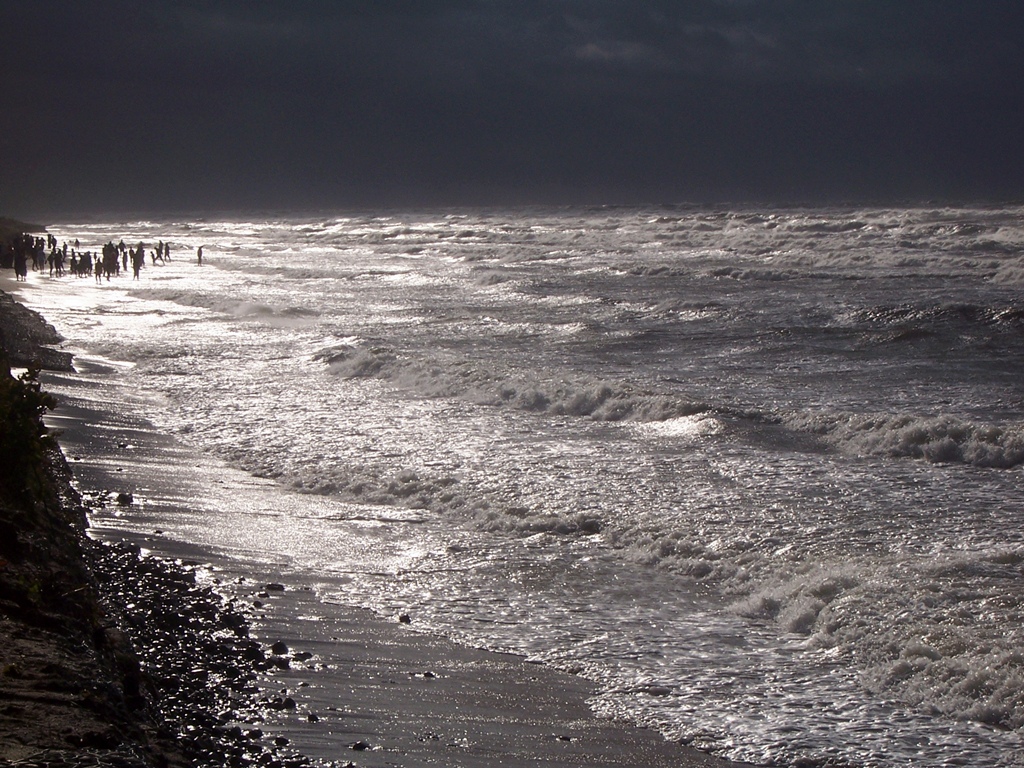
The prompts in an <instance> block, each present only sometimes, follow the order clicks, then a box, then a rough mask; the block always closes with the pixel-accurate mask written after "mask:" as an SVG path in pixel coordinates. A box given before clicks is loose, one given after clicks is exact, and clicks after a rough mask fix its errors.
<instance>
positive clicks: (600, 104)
mask: <svg viewBox="0 0 1024 768" xmlns="http://www.w3.org/2000/svg"><path fill="white" fill-rule="evenodd" d="M0 29H2V30H3V34H2V36H0V56H2V61H3V65H2V70H0V86H2V89H3V91H2V92H3V98H4V103H3V109H2V111H0V159H2V174H3V176H2V180H0V213H6V214H8V215H30V214H40V213H66V212H85V211H108V212H114V211H118V212H120V211H133V212H134V211H137V212H144V211H166V210H181V211H195V210H203V209H220V210H224V209H241V208H246V207H260V208H266V209H274V208H287V209H299V208H309V207H315V208H331V207H346V206H379V205H386V206H407V205H418V204H428V205H463V204H522V203H533V202H536V203H629V202H643V203H658V202H683V201H693V202H725V201H732V202H744V201H746V202H794V201H796V202H814V201H846V200H848V201H879V202H882V201H889V200H896V199H902V200H906V199H910V200H925V199H930V200H977V199H1007V198H1013V199H1020V198H1022V197H1024V3H1022V2H1020V0H958V1H954V0H859V1H855V0H676V1H675V2H669V1H668V0H622V1H618V0H586V1H584V0H550V1H548V2H539V1H535V0H516V1H515V2H504V1H502V0H447V1H444V2H429V1H428V0H394V1H391V2H389V1H388V0H381V1H376V2H375V1H373V0H366V2H329V1H328V0H281V1H278V2H273V1H271V0H145V1H144V2H143V1H138V0H131V1H129V0H123V1H120V2H119V1H115V0H98V1H97V2H88V1H83V0H77V1H74V0H64V1H57V0H31V1H29V0H25V1H23V2H19V1H17V0H14V1H11V0H8V2H2V3H0Z"/></svg>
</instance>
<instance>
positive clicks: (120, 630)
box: [0, 293, 312, 768]
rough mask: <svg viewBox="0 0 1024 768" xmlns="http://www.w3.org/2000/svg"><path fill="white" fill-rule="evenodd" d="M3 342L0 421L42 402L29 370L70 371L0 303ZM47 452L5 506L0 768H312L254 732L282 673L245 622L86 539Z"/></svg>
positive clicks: (26, 320)
mask: <svg viewBox="0 0 1024 768" xmlns="http://www.w3.org/2000/svg"><path fill="white" fill-rule="evenodd" d="M0 327H2V328H3V329H4V333H3V335H2V338H0V342H2V350H0V358H2V365H0V368H2V370H0V376H3V377H5V378H4V385H5V390H4V392H5V400H4V402H5V405H10V403H11V402H14V403H15V405H17V403H18V402H20V401H19V400H18V398H19V397H23V396H24V397H28V398H29V400H31V399H32V398H37V399H38V398H42V399H43V401H45V397H46V396H45V394H43V393H41V392H39V390H38V385H37V384H34V380H33V374H32V371H31V369H32V367H33V366H39V367H46V368H50V369H56V370H69V369H70V368H71V360H70V356H69V355H66V354H65V353H61V352H56V351H54V350H50V349H48V348H47V347H46V346H45V345H48V344H54V343H57V342H58V341H59V337H58V335H57V334H56V332H55V331H54V329H53V328H52V327H51V326H49V325H48V324H47V323H46V322H45V321H44V320H43V319H42V318H41V317H39V316H38V315H37V314H35V313H34V312H31V311H30V310H28V309H25V308H24V307H21V306H20V305H19V304H17V303H16V302H15V301H14V300H13V299H12V298H11V297H10V296H9V295H7V294H4V293H0ZM12 366H14V367H28V368H29V369H30V371H29V373H28V374H25V375H23V376H21V377H18V378H15V377H14V376H12V374H11V373H10V367H12ZM32 402H33V403H34V401H32ZM38 410H40V411H41V410H42V409H41V408H39V409H38ZM4 416H5V419H6V420H7V421H8V422H9V423H10V422H11V421H12V420H11V419H10V418H9V417H8V414H4ZM8 432H10V429H7V430H6V431H5V433H4V438H5V439H8V438H11V435H9V434H8ZM38 437H39V438H40V439H39V445H38V447H39V448H40V450H39V452H38V457H37V461H35V463H36V464H38V465H39V466H35V467H32V468H31V470H32V472H35V473H36V474H35V475H34V477H37V478H41V480H39V481H38V482H33V483H31V484H30V485H31V486H32V487H31V488H20V487H12V486H11V484H10V483H7V484H6V485H5V487H4V489H3V494H2V498H0V692H2V696H0V766H25V767H28V766H40V767H42V766H126V767H128V766H130V767H131V768H163V767H164V766H168V767H169V766H186V765H188V766H207V765H208V766H246V765H259V766H272V767H274V768H277V767H279V766H304V765H311V764H312V763H311V761H309V760H308V759H306V758H304V757H303V756H301V755H298V754H295V753H293V752H291V751H289V750H287V749H286V746H287V745H286V744H281V743H269V744H268V743H264V742H265V741H266V740H265V739H264V738H263V734H262V733H261V732H260V730H259V728H258V727H255V724H257V723H259V722H260V721H261V720H262V718H263V715H262V714H261V713H262V712H264V711H267V710H272V709H273V708H274V707H275V706H276V705H277V704H278V702H275V701H268V700H265V697H264V698H263V699H261V696H260V691H259V689H258V687H257V686H256V677H257V675H258V674H259V673H260V672H261V671H265V670H267V669H269V668H271V667H272V666H273V665H274V664H275V663H280V661H281V659H280V658H279V657H275V656H274V655H273V653H272V649H269V648H268V649H264V648H262V647H261V646H260V644H259V643H258V642H256V641H255V640H253V639H251V638H250V636H249V623H248V620H247V618H246V615H245V613H244V612H243V611H242V610H240V609H238V608H236V606H235V604H234V603H233V602H230V601H226V600H225V599H223V598H222V597H221V596H220V595H218V594H217V593H216V592H215V591H214V590H213V589H211V588H210V587H207V586H201V585H200V584H198V583H197V580H196V576H195V572H194V571H193V569H192V568H190V567H189V566H188V565H178V564H173V563H168V562H165V561H162V560H159V559H157V558H154V557H145V556H143V555H142V554H140V552H139V551H137V550H135V549H133V548H131V547H129V546H127V545H124V544H120V545H113V544H103V543H99V542H96V541H93V540H92V539H90V538H89V537H88V536H87V535H86V529H87V525H88V523H87V517H86V513H87V507H86V504H85V503H84V502H83V499H82V497H81V496H80V495H79V494H78V492H77V491H76V489H75V488H74V486H73V484H72V480H71V472H70V470H69V468H68V465H67V463H66V462H65V460H64V456H63V454H62V453H61V451H60V449H59V448H58V447H57V445H56V443H55V442H53V441H52V440H47V439H46V436H45V434H42V430H40V435H38ZM19 445H20V444H19ZM4 448H5V451H4V455H5V459H4V461H5V462H8V465H9V466H10V462H9V461H8V460H9V459H10V458H11V456H12V454H11V453H10V446H7V445H5V446H4ZM18 450H19V452H20V453H24V452H25V451H24V450H23V449H22V448H19V449H18ZM15 479H16V480H17V477H16V478H15ZM12 488H13V489H12ZM92 503H97V502H95V501H93V502H92ZM284 705H285V706H286V704H284ZM239 723H249V724H253V727H244V728H243V727H242V726H241V725H239ZM279 741H280V740H279Z"/></svg>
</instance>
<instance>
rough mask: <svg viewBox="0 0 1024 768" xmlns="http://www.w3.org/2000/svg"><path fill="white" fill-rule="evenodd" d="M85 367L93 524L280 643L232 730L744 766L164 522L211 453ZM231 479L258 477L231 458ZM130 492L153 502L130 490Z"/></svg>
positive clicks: (516, 760)
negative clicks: (176, 532)
mask: <svg viewBox="0 0 1024 768" xmlns="http://www.w3.org/2000/svg"><path fill="white" fill-rule="evenodd" d="M5 287H10V286H8V285H6V284H5V285H0V288H5ZM78 367H79V369H80V372H79V373H75V372H46V373H44V375H43V383H44V386H45V387H46V388H47V389H49V390H51V391H53V392H55V393H56V394H57V395H58V399H59V401H60V405H59V407H58V408H57V410H56V411H55V412H53V413H52V414H50V415H49V416H48V418H47V423H48V424H49V425H50V426H51V427H53V428H56V429H59V430H60V431H61V436H60V443H61V447H62V449H63V451H64V453H65V455H66V456H67V457H68V458H69V463H70V465H71V467H72V469H73V471H74V474H75V478H76V484H77V487H78V488H79V490H80V491H81V492H82V494H83V496H84V498H85V500H86V503H87V505H91V506H92V508H93V514H92V516H91V517H92V521H93V522H92V529H91V534H90V535H91V536H92V537H94V538H97V539H99V540H104V541H109V542H119V541H123V542H129V543H131V544H132V545H135V546H138V547H142V548H144V550H146V551H150V552H153V553H154V554H155V555H157V556H159V557H162V558H165V559H167V560H170V561H178V562H187V563H191V564H193V565H198V567H197V568H196V572H197V573H199V574H200V581H202V582H203V583H205V584H208V585H210V586H213V587H214V588H215V589H216V590H217V591H218V592H219V593H221V594H222V595H224V596H225V597H226V598H227V599H229V600H231V601H232V603H231V605H232V606H235V607H237V608H238V609H239V610H240V611H241V612H242V613H243V614H244V615H245V617H246V618H247V620H248V622H249V627H248V629H249V631H250V633H251V635H250V637H251V638H253V639H255V640H256V641H257V642H258V643H259V645H260V647H261V648H262V649H263V652H264V653H265V656H263V657H262V659H261V660H260V662H259V664H258V666H259V667H261V668H262V671H261V672H260V673H259V675H258V681H257V687H258V691H257V692H255V693H253V694H251V695H250V696H249V699H253V698H254V697H255V699H254V700H255V702H256V706H252V705H251V704H252V702H251V701H250V702H249V704H245V703H244V702H243V701H242V699H241V698H238V699H237V708H235V709H230V708H229V709H228V711H226V712H221V713H217V718H216V722H217V723H218V728H219V729H220V730H222V731H226V732H234V733H235V734H238V733H242V734H244V738H247V739H252V740H257V741H259V742H260V743H263V744H267V745H268V746H270V745H272V749H273V751H274V754H276V755H277V756H278V757H277V758H275V759H277V760H285V761H287V759H288V757H289V755H290V756H291V758H293V759H294V760H295V761H296V763H297V764H298V763H300V762H302V761H307V764H308V763H309V762H312V763H316V764H323V765H349V764H352V765H358V766H409V767H413V766H440V765H444V766H466V767H467V768H468V767H471V766H472V767H474V768H475V767H476V766H493V765H501V766H510V767H512V768H517V767H519V766H521V767H522V768H527V767H528V766H529V767H533V766H573V765H576V766H602V765H607V766H611V765H615V766H637V767H638V768H639V767H640V766H643V767H644V768H658V767H659V766H664V767H665V768H668V767H669V766H676V767H683V766H706V767H709V768H710V766H719V767H720V768H726V767H727V766H730V765H735V764H733V763H728V762H726V761H722V760H719V759H716V758H713V757H710V756H707V755H705V754H703V753H700V752H697V751H695V750H692V749H690V748H687V747H686V746H683V745H680V744H675V743H671V742H668V741H666V740H665V739H663V738H662V737H661V736H660V735H659V734H657V733H655V732H653V731H650V730H646V729H643V728H637V727H634V726H631V725H629V724H624V723H614V722H610V721H607V720H602V719H599V718H597V717H595V716H594V715H593V713H592V712H591V710H590V709H589V707H588V706H587V699H588V697H589V696H590V695H592V693H593V691H594V688H593V686H592V684H591V683H589V682H588V681H586V680H583V679H581V678H578V677H574V676H571V675H568V674H563V673H561V672H558V671H556V670H553V669H549V668H545V667H543V666H538V665H534V664H529V663H527V662H526V661H525V660H524V659H522V658H520V657H517V656H511V655H505V654H497V653H491V652H486V651H481V650H477V649H472V648H467V647H464V646H461V645H458V644H455V643H453V642H450V641H448V640H447V639H445V638H440V637H436V636H431V635H428V634H424V633H421V632H418V631H417V629H416V626H415V618H414V617H413V618H412V619H411V620H410V621H409V622H408V623H404V622H402V621H399V620H398V617H381V616H377V615H374V614H372V613H370V612H367V611H365V610H362V609H359V608H355V607H352V606H346V605H337V604H328V603H325V602H323V601H321V600H320V599H319V597H318V596H317V595H316V593H315V592H314V591H313V589H311V588H310V586H309V585H307V584H304V583H302V582H301V580H297V577H295V576H294V574H289V572H288V571H287V569H286V568H284V569H282V567H281V566H279V565H274V564H262V563H258V562H252V561H250V562H242V561H239V560H237V559H235V558H231V557H226V556H225V555H224V553H218V552H209V551H202V550H200V549H198V548H196V547H195V546H193V545H192V544H191V543H190V542H189V541H188V539H187V537H184V536H178V537H175V536H172V535H168V533H167V532H165V531H163V530H159V529H158V528H156V527H155V526H156V525H157V521H159V520H160V519H163V520H168V519H176V518H179V517H180V518H183V519H184V518H189V517H190V516H191V517H195V516H196V505H195V499H196V498H197V495H200V496H201V495H202V494H203V493H204V488H203V487H202V484H203V483H204V482H208V479H209V474H208V473H206V474H197V473H196V471H195V468H196V457H195V456H194V455H193V454H192V453H191V452H190V451H189V450H188V449H187V448H186V447H185V446H182V445H181V444H179V443H177V442H176V441H175V440H174V439H172V438H170V437H168V436H166V435H163V434H160V432H159V431H158V430H156V429H154V428H153V426H152V425H150V424H149V423H147V422H146V421H145V420H144V419H141V418H135V417H132V416H130V415H129V414H126V413H124V412H120V411H115V410H113V409H110V408H107V407H105V406H103V405H101V404H98V403H97V402H96V401H95V400H94V399H93V397H92V394H93V392H92V390H93V389H94V387H95V384H94V382H95V379H96V377H98V376H99V377H102V376H103V375H105V374H104V371H103V370H102V366H99V367H96V366H94V367H92V368H91V369H90V368H89V363H88V361H78ZM218 482H223V483H226V484H227V485H228V486H230V484H231V483H232V482H237V483H251V482H253V480H252V478H248V477H247V476H244V475H242V474H241V473H235V472H233V471H231V470H229V469H227V468H224V472H223V475H222V479H221V480H219V481H218ZM221 492H225V489H223V488H222V489H221ZM226 492H228V493H230V487H228V488H226ZM129 493H130V494H132V499H136V498H140V499H141V498H145V499H146V503H145V504H140V503H136V502H135V501H128V500H127V497H122V501H121V503H119V502H118V501H117V496H118V494H129ZM204 580H205V581H204ZM203 664H204V662H203V660H202V659H201V658H198V657H197V658H196V659H195V665H196V666H195V669H196V674H199V673H200V672H203V674H207V672H205V671H203V670H205V667H204V666H203ZM236 674H237V673H236ZM243 698H244V697H243ZM229 700H230V701H231V702H235V699H230V697H229ZM282 756H283V757H282ZM0 764H3V761H2V759H0ZM271 764H273V762H272V761H271ZM282 764H283V763H282Z"/></svg>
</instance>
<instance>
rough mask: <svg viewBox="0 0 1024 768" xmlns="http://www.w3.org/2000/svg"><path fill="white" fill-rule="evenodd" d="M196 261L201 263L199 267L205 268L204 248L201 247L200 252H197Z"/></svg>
mask: <svg viewBox="0 0 1024 768" xmlns="http://www.w3.org/2000/svg"><path fill="white" fill-rule="evenodd" d="M196 260H197V261H198V262H199V266H200V267H201V266H203V246H201V245H200V246H199V250H197V251H196Z"/></svg>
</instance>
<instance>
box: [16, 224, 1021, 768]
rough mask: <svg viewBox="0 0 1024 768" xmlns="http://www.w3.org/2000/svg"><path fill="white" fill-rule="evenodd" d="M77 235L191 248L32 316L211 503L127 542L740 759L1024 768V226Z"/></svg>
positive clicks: (47, 286)
mask: <svg viewBox="0 0 1024 768" xmlns="http://www.w3.org/2000/svg"><path fill="white" fill-rule="evenodd" d="M50 231H51V232H52V233H53V234H55V235H56V236H57V238H58V240H59V241H61V242H63V241H70V242H73V241H74V240H75V239H76V238H77V239H79V241H80V248H81V249H82V250H92V251H99V250H100V249H101V247H102V245H103V243H105V242H107V241H108V240H112V241H114V242H115V243H116V242H118V241H120V240H121V239H124V241H125V242H126V243H127V244H129V245H131V246H134V245H135V244H137V243H139V242H143V243H145V244H146V247H147V251H149V250H152V249H153V248H154V247H155V245H156V243H157V242H158V241H164V242H169V243H170V246H171V260H170V261H169V262H168V263H166V264H160V263H156V264H153V263H151V262H150V260H148V259H147V264H146V267H145V268H144V269H143V270H142V274H141V279H139V280H138V281H135V280H132V278H131V276H130V273H128V274H125V275H122V276H120V277H115V278H113V279H111V280H109V281H108V280H103V281H101V282H100V283H97V282H96V281H95V280H93V279H92V278H91V277H90V278H73V277H70V276H69V277H63V278H60V279H50V278H48V277H46V276H43V275H37V276H35V277H34V281H33V282H32V283H31V287H27V288H26V289H25V292H24V294H23V297H22V298H23V300H24V301H25V302H26V303H27V304H28V305H29V306H31V307H33V308H35V309H37V310H39V311H41V312H42V314H43V315H44V316H45V317H46V318H47V319H48V320H50V321H51V322H52V323H53V324H54V325H55V326H56V327H57V329H58V330H59V331H60V332H61V333H62V334H63V335H64V336H65V337H66V339H67V342H66V345H65V348H66V349H69V350H71V351H73V352H75V353H76V355H77V358H78V360H79V365H80V368H81V369H82V370H83V373H82V376H83V377H85V378H87V379H88V381H89V387H90V388H89V392H91V393H92V394H91V395H90V396H92V397H95V399H96V401H97V402H106V403H107V404H108V405H110V406H112V407H114V408H115V409H118V410H123V411H124V412H131V413H137V414H141V415H144V416H145V417H146V418H147V419H149V420H150V421H152V422H153V423H154V424H155V425H156V426H157V427H158V428H159V429H160V430H161V431H162V432H164V433H166V434H168V435H171V436H173V437H174V438H175V439H176V440H178V441H180V444H181V445H182V446H183V449H182V450H183V451H184V452H185V453H186V454H187V455H188V456H189V457H190V459H189V460H190V461H193V462H194V463H195V464H196V466H197V467H203V468H204V471H207V472H208V473H209V478H210V488H211V490H210V491H209V493H208V494H207V495H206V496H205V497H203V498H201V499H197V501H196V513H195V514H193V515H184V516H182V515H177V516H172V515H165V514H163V513H162V511H161V506H160V503H159V499H154V498H147V496H146V492H145V489H136V498H135V503H134V504H133V505H131V506H130V507H126V508H118V507H116V506H114V507H111V508H110V509H108V510H106V511H104V510H99V511H97V513H96V515H97V516H98V517H101V518H104V519H102V520H99V521H98V522H100V523H102V524H103V525H106V526H114V527H119V528H121V529H123V530H125V531H135V532H137V533H139V534H140V535H141V534H144V533H151V532H152V531H153V530H154V529H155V528H158V529H159V530H160V531H161V532H162V533H161V535H162V536H163V537H165V538H169V539H177V540H180V541H186V542H189V543H190V544H194V545H196V546H198V547H200V548H203V549H205V550H207V551H209V552H216V553H217V554H218V556H221V557H227V558H232V559H236V560H238V561H239V562H253V563H259V562H273V563H277V564H279V565H280V566H281V567H285V568H288V569H290V570H291V571H293V572H295V573H298V574H302V575H303V578H304V579H306V580H307V581H308V582H309V583H310V584H313V585H315V589H316V591H317V594H318V595H319V596H320V597H321V599H322V600H323V601H324V602H325V605H329V604H331V603H333V602H342V603H345V604H353V605H359V606H365V607H368V608H371V609H373V610H375V611H378V612H380V613H381V614H383V615H385V616H393V615H398V614H402V613H406V614H409V615H411V616H414V617H415V626H416V627H417V628H418V629H421V630H427V631H431V632H436V633H440V634H445V635H449V636H451V637H454V638H456V639H458V640H460V641H461V642H464V643H467V644H472V645H475V646H480V647H485V648H490V649H496V650H506V651H512V652H515V653H518V654H522V655H525V656H526V657H528V658H529V659H531V660H533V661H537V662H539V663H543V664H548V665H551V666H554V667H558V668H561V669H564V670H569V671H572V672H574V673H577V674H580V675H583V676H585V677H587V678H589V679H591V680H593V681H595V682H596V683H597V684H598V685H599V688H600V694H599V695H598V696H596V697H595V698H594V700H593V701H592V706H593V708H594V709H595V710H596V711H597V712H598V713H599V714H601V715H606V716H609V717H620V718H627V719H630V720H633V721H635V722H638V723H641V724H644V725H650V726H653V727H655V728H657V729H659V730H660V731H661V732H663V733H664V734H665V735H666V736H667V737H669V738H672V739H678V740H682V741H685V742H687V743H690V744H692V745H694V746H696V747H698V748H700V749H702V750H706V751H708V752H712V753H715V754H718V755H722V756H726V757H729V758H732V759H737V760H746V761H751V762H755V763H765V764H768V763H770V764H779V765H788V764H800V765H805V766H813V765H821V766H824V765H830V766H832V765H835V766H839V765H850V766H928V767H929V768H932V767H934V766H955V765H970V766H974V767H975V768H981V767H991V766H1024V738H1022V737H1024V486H1022V483H1021V472H1022V465H1024V299H1022V289H1024V208H1022V207H1018V206H1002V207H998V206H989V207H971V208H949V207H934V208H930V207H914V208H770V207H764V208H741V209H738V208H734V209H730V208H711V207H701V206H662V207H647V208H629V207H626V208H605V207H601V208H565V209H562V208H521V209H510V210H499V209H487V210H447V211H411V212H402V211H386V212H379V211H378V212H358V213H352V214H349V215H341V214H338V213H326V214H325V213H319V214H306V215H272V216H268V215H266V214H260V215H259V216H257V215H249V216H230V217H228V216H223V217H216V216H208V217H195V218H183V217H179V218H168V219H166V220H156V219H152V220H145V221H140V220H119V219H109V220H105V219H90V220H78V221H65V222H60V223H58V224H56V225H54V226H51V227H50ZM199 246H202V247H203V257H204V258H203V263H202V264H201V265H200V264H198V263H197V258H196V249H197V248H198V247H199ZM58 394H59V393H58ZM126 447H127V448H128V449H130V448H131V446H126ZM229 470H230V471H241V472H244V473H246V474H247V476H249V477H251V478H252V481H253V485H252V488H253V496H252V497H251V498H249V497H247V495H246V493H245V490H244V486H239V485H237V484H235V485H233V486H232V492H231V493H230V494H220V495H218V494H217V492H216V491H215V489H214V486H215V485H216V482H217V481H216V478H217V475H218V473H219V472H222V471H224V472H226V471H229ZM240 488H241V490H240ZM268 499H269V500H270V501H268Z"/></svg>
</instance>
